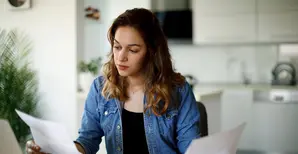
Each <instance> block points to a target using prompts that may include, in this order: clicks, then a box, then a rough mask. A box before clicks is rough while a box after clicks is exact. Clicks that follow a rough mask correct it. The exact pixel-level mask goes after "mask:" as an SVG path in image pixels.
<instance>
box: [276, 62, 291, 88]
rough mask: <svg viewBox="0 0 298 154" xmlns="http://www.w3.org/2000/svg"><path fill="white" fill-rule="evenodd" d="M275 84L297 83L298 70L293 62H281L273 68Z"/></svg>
mask: <svg viewBox="0 0 298 154" xmlns="http://www.w3.org/2000/svg"><path fill="white" fill-rule="evenodd" d="M272 75H273V80H272V84H273V85H296V70H295V67H294V65H293V64H291V63H288V62H279V63H277V64H276V65H275V67H274V69H273V70H272Z"/></svg>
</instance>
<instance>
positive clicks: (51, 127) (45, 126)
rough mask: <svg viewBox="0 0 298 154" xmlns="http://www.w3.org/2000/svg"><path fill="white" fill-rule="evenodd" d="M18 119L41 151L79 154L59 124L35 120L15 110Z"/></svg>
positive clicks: (58, 153) (64, 129) (54, 153)
mask: <svg viewBox="0 0 298 154" xmlns="http://www.w3.org/2000/svg"><path fill="white" fill-rule="evenodd" d="M16 112H17V114H18V115H19V116H20V118H21V119H22V120H23V121H24V122H25V123H26V124H27V125H28V126H29V127H30V130H31V133H32V135H33V138H34V141H35V143H36V144H37V145H39V146H40V147H41V151H42V152H45V153H53V154H80V152H78V150H77V148H76V147H75V144H74V143H73V140H72V139H71V138H70V135H69V134H68V132H67V130H66V128H65V127H64V126H63V125H62V124H59V123H55V122H51V121H46V120H42V119H38V118H35V117H33V116H30V115H28V114H26V113H23V112H21V111H19V110H16Z"/></svg>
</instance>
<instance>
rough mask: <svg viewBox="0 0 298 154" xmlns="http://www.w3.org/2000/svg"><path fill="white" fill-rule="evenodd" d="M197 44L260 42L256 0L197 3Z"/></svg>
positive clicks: (194, 20)
mask: <svg viewBox="0 0 298 154" xmlns="http://www.w3.org/2000/svg"><path fill="white" fill-rule="evenodd" d="M192 7H193V32H194V36H193V42H194V43H195V44H218V43H219V44H221V43H247V42H255V41H256V22H255V21H256V15H255V11H256V5H255V1H254V0H223V1H218V0H193V1H192Z"/></svg>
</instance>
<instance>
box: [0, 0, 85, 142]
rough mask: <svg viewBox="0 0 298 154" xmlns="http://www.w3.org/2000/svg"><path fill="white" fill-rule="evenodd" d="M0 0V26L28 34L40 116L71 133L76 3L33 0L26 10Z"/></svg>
mask: <svg viewBox="0 0 298 154" xmlns="http://www.w3.org/2000/svg"><path fill="white" fill-rule="evenodd" d="M7 2H8V1H7V0H0V23H1V24H0V27H1V28H8V29H9V28H19V29H20V30H22V31H24V32H25V33H26V34H28V35H29V37H31V39H32V41H33V45H34V50H33V57H32V58H33V64H34V67H35V69H36V70H37V72H38V78H39V88H40V93H41V99H42V100H41V103H40V107H39V110H40V111H41V113H42V116H43V118H45V119H50V120H54V121H57V122H61V123H64V124H65V125H66V127H67V129H69V131H70V135H72V136H73V137H74V136H75V134H76V132H77V130H76V129H75V128H76V127H75V126H76V119H75V117H76V88H77V87H76V74H77V70H76V62H77V48H80V46H79V45H77V43H80V42H77V37H80V36H77V30H78V29H77V28H78V27H77V22H78V21H77V9H81V8H79V7H78V8H77V4H76V1H74V0H33V7H32V8H31V9H30V10H23V11H10V10H8V7H7Z"/></svg>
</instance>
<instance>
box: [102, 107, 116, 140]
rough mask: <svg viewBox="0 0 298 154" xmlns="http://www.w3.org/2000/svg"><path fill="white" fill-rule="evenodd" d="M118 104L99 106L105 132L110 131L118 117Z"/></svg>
mask: <svg viewBox="0 0 298 154" xmlns="http://www.w3.org/2000/svg"><path fill="white" fill-rule="evenodd" d="M117 110H118V108H117V106H99V107H98V111H99V112H100V126H101V128H102V129H103V131H104V133H105V134H107V133H109V132H110V131H111V130H112V128H113V124H114V123H115V120H116V117H117V116H118V112H117Z"/></svg>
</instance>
